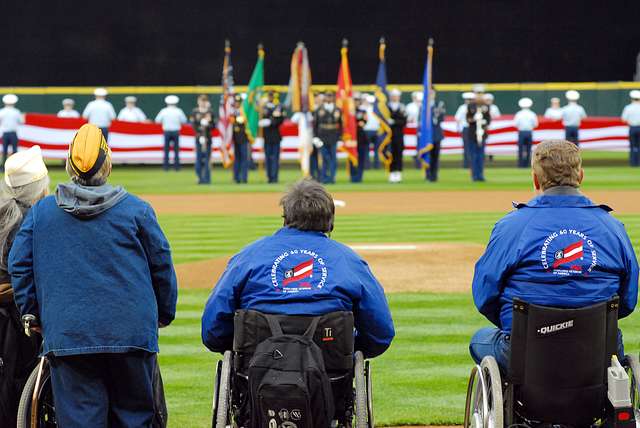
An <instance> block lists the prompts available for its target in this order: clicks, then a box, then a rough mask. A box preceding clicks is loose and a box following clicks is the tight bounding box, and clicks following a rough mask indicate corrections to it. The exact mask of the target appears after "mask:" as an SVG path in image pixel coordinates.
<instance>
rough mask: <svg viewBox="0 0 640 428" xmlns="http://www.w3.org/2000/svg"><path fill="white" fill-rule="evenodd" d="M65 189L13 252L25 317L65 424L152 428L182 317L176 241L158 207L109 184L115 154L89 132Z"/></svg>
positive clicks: (75, 144) (32, 215)
mask: <svg viewBox="0 0 640 428" xmlns="http://www.w3.org/2000/svg"><path fill="white" fill-rule="evenodd" d="M67 172H68V173H69V176H70V177H71V181H72V182H71V183H68V184H60V185H58V187H57V189H56V194H55V196H49V197H46V198H44V199H42V200H41V201H39V202H38V203H37V204H35V205H34V206H33V207H32V208H31V210H29V212H28V214H27V216H26V218H25V220H24V222H23V223H22V227H21V229H20V231H19V232H18V233H17V235H16V238H15V240H14V243H13V246H12V248H11V252H10V254H9V273H10V275H11V283H12V286H13V288H14V292H15V301H16V304H17V306H18V308H19V310H20V312H21V314H22V315H27V314H30V315H34V316H35V317H36V319H37V320H38V321H39V322H40V324H41V329H42V334H43V337H44V344H43V354H44V355H46V356H47V357H48V360H49V363H50V366H51V386H52V390H53V398H54V403H55V415H56V420H57V423H58V425H59V426H61V427H64V428H74V427H89V426H90V427H105V428H106V427H125V426H126V427H140V428H142V427H151V425H152V421H153V420H154V418H155V417H156V415H155V412H154V391H153V379H154V371H155V370H156V364H157V362H156V361H157V360H156V353H157V352H158V327H162V326H166V325H168V324H170V323H171V321H172V320H173V319H174V317H175V310H176V300H177V281H176V275H175V271H174V268H173V263H172V260H171V251H170V248H169V243H168V242H167V239H166V238H165V236H164V234H163V232H162V230H161V229H160V226H159V224H158V222H157V220H156V217H155V214H154V212H153V209H152V208H151V206H150V205H149V204H148V203H146V202H143V201H142V200H140V199H138V198H137V197H135V196H133V195H131V194H129V193H127V192H126V191H125V190H124V189H123V188H122V187H113V186H111V185H109V184H107V178H108V177H109V175H110V173H111V150H110V149H109V147H108V145H107V142H106V140H105V138H104V136H103V134H102V132H101V131H100V129H99V128H97V127H95V126H94V125H90V124H85V125H83V126H82V127H81V128H80V129H79V130H78V132H77V133H76V135H75V136H74V138H73V141H72V142H71V144H70V145H69V157H68V159H67Z"/></svg>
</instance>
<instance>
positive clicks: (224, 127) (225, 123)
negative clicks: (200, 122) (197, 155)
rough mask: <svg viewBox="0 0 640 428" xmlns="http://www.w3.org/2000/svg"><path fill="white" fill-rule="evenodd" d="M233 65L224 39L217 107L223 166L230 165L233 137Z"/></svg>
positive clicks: (228, 43)
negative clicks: (220, 89) (220, 88)
mask: <svg viewBox="0 0 640 428" xmlns="http://www.w3.org/2000/svg"><path fill="white" fill-rule="evenodd" d="M232 112H233V66H232V65H231V42H229V40H225V41H224V61H223V63H222V96H221V97H220V107H219V109H218V131H219V132H220V140H221V141H220V151H221V153H222V164H223V165H224V167H225V168H227V167H228V166H229V165H231V161H232V159H231V155H230V154H229V151H230V149H231V143H232V138H233V124H232V123H231V115H232Z"/></svg>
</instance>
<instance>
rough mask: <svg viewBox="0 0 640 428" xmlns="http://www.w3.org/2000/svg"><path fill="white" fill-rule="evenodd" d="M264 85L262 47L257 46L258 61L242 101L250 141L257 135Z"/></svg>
mask: <svg viewBox="0 0 640 428" xmlns="http://www.w3.org/2000/svg"><path fill="white" fill-rule="evenodd" d="M263 86H264V49H262V45H260V46H258V62H256V66H255V68H254V69H253V73H251V80H250V81H249V87H248V88H247V97H246V98H245V100H244V102H243V103H242V111H243V113H244V116H245V118H246V120H247V135H248V136H249V139H251V142H252V143H253V140H254V139H255V138H256V137H258V130H259V128H258V121H259V120H260V98H261V97H262V87H263Z"/></svg>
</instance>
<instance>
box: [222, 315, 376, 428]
mask: <svg viewBox="0 0 640 428" xmlns="http://www.w3.org/2000/svg"><path fill="white" fill-rule="evenodd" d="M274 316H275V317H276V319H277V320H278V322H279V323H280V326H281V328H282V331H283V333H284V334H298V335H299V334H302V333H303V332H304V331H305V330H306V329H307V327H308V326H309V325H310V323H311V320H312V319H313V318H314V317H309V316H284V315H274ZM353 331H354V324H353V314H352V313H351V312H332V313H329V314H326V315H323V316H322V317H320V320H319V323H318V328H317V329H316V334H315V335H314V338H313V341H314V342H315V343H316V344H317V345H318V346H319V347H320V349H321V350H322V356H323V359H324V363H325V368H326V371H327V374H328V375H329V378H330V381H331V389H332V392H333V398H334V404H335V416H334V420H333V421H332V425H331V426H332V427H343V428H350V427H352V426H355V427H356V428H373V427H374V420H373V406H372V387H371V367H370V365H369V361H365V359H364V357H363V355H362V352H359V351H357V352H355V353H354V336H353ZM269 337H271V330H270V328H269V323H268V321H267V319H266V317H265V315H264V314H262V313H260V312H257V311H252V310H240V311H237V312H236V314H235V317H234V340H233V350H232V351H226V352H225V353H224V357H223V359H222V360H220V361H218V364H217V369H216V376H215V386H214V396H213V420H212V427H213V428H225V427H248V426H249V423H250V414H251V398H250V397H249V377H248V367H249V362H250V360H251V357H252V356H253V353H254V351H255V349H256V347H257V346H258V344H259V343H260V342H262V341H263V340H265V339H267V338H269ZM285 419H286V417H285ZM282 426H283V427H287V428H288V427H291V428H295V427H296V425H295V422H294V421H286V422H284V423H283V424H282Z"/></svg>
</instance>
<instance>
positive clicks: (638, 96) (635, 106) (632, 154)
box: [622, 90, 640, 166]
mask: <svg viewBox="0 0 640 428" xmlns="http://www.w3.org/2000/svg"><path fill="white" fill-rule="evenodd" d="M631 99H632V102H631V104H629V105H627V106H626V107H625V108H624V110H623V111H622V120H623V121H624V122H625V123H626V124H627V125H629V164H630V165H631V166H640V91H638V90H633V91H631Z"/></svg>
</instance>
